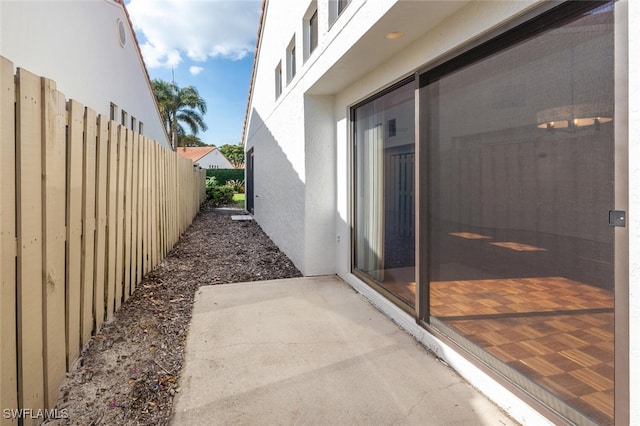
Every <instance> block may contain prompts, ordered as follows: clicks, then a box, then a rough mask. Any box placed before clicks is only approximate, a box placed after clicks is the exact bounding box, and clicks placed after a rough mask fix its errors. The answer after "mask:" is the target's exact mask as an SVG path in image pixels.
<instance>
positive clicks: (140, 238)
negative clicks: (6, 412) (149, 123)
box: [0, 57, 205, 410]
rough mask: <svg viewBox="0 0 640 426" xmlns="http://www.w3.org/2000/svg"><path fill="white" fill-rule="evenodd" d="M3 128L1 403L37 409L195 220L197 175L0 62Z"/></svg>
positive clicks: (200, 188)
mask: <svg viewBox="0 0 640 426" xmlns="http://www.w3.org/2000/svg"><path fill="white" fill-rule="evenodd" d="M0 131H1V140H2V143H1V144H0V200H1V201H0V202H1V204H0V235H1V236H2V238H1V240H0V262H1V263H0V282H1V284H2V286H1V287H0V291H1V294H0V341H1V342H2V345H1V346H0V401H1V402H2V408H3V409H10V410H15V409H18V410H19V409H29V410H42V409H45V408H52V407H53V406H54V405H55V402H56V399H57V393H58V386H59V385H60V382H61V381H62V379H63V378H64V375H65V372H66V371H67V369H68V368H69V367H70V366H71V364H72V363H73V362H74V361H75V359H76V358H77V356H78V354H79V353H80V350H81V349H82V348H83V347H84V346H85V345H86V344H87V343H88V341H89V340H90V338H91V333H92V332H93V331H95V330H97V329H98V328H99V327H100V326H101V324H102V323H103V321H104V320H105V319H107V318H109V317H111V316H112V315H113V312H114V311H115V310H116V309H117V308H118V307H119V306H120V304H121V303H122V302H123V301H125V300H127V299H128V297H129V296H130V295H131V293H132V292H133V291H134V290H135V287H136V285H137V284H139V283H140V282H141V280H142V277H143V276H144V274H145V273H147V272H148V271H150V270H151V269H152V268H153V267H154V266H156V265H157V264H158V263H159V262H160V260H161V259H162V258H163V257H164V256H165V255H166V254H167V252H168V251H169V249H170V248H171V247H172V246H173V244H174V243H175V242H176V241H177V239H178V237H179V236H180V234H181V233H182V232H183V231H184V230H185V229H186V227H187V226H188V225H189V224H190V223H191V221H192V220H193V217H195V215H196V213H197V211H198V209H199V206H200V204H201V203H202V202H203V201H204V199H205V194H204V179H205V172H204V170H202V171H201V170H194V168H193V165H192V162H191V161H189V160H186V159H183V158H180V157H179V156H178V155H177V154H176V153H175V152H172V151H169V150H167V149H164V148H162V147H161V146H160V145H159V144H158V143H157V142H155V141H153V140H150V139H148V138H146V137H144V136H141V135H139V134H137V133H135V132H133V131H132V130H130V129H127V128H125V127H123V126H120V125H118V124H117V123H115V122H113V121H111V122H109V121H108V120H107V117H104V116H98V115H96V113H95V112H94V111H93V110H92V109H90V108H85V107H84V106H83V105H81V104H80V103H78V102H76V101H73V100H69V101H67V100H66V99H65V97H64V95H63V94H62V93H60V92H59V91H57V90H56V84H55V82H53V81H51V80H48V79H45V78H41V77H38V76H36V75H34V74H32V73H30V72H28V71H26V70H23V69H18V72H17V74H16V75H15V76H14V71H13V64H12V63H11V62H10V61H8V60H6V59H5V58H2V57H0Z"/></svg>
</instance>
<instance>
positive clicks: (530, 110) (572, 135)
mask: <svg viewBox="0 0 640 426" xmlns="http://www.w3.org/2000/svg"><path fill="white" fill-rule="evenodd" d="M613 24H614V23H613V4H606V5H604V6H600V7H598V8H595V9H592V10H589V11H587V12H581V13H579V14H577V15H576V16H574V17H572V18H568V17H566V16H564V17H563V18H562V19H561V20H558V21H556V22H555V23H554V22H550V23H549V25H548V26H547V27H546V28H545V29H544V30H540V31H539V32H538V33H537V34H536V35H533V36H531V35H530V34H524V35H523V34H519V36H520V38H519V39H515V35H514V39H513V40H508V38H504V37H503V41H502V42H501V44H500V45H494V46H491V48H489V47H485V48H486V50H485V55H484V57H483V58H482V59H479V60H478V59H473V60H469V61H468V63H466V64H464V65H458V66H455V67H450V68H449V69H447V68H446V67H440V68H439V69H438V68H436V69H434V70H432V71H429V72H427V73H425V75H423V76H422V78H421V86H422V87H421V89H420V99H421V105H420V111H421V117H420V123H421V124H420V125H421V133H422V134H423V135H425V136H424V138H423V143H424V144H425V148H424V149H425V150H426V151H427V156H428V160H427V167H426V168H427V170H426V172H422V176H425V175H426V176H427V177H426V178H425V181H423V182H421V183H422V184H423V185H425V186H426V187H427V188H428V189H427V190H426V192H425V194H424V196H426V197H427V205H428V212H427V214H428V219H427V223H428V231H427V232H428V236H427V240H428V250H427V251H426V253H428V257H426V254H425V257H424V258H423V257H422V254H421V258H420V262H421V265H424V264H426V265H427V269H428V278H429V282H428V291H429V311H430V315H431V319H430V321H431V324H432V326H434V327H436V328H439V329H440V330H441V331H442V332H443V333H445V334H447V335H450V336H452V338H454V339H457V341H460V342H462V343H461V344H463V345H468V346H469V347H473V349H472V350H476V351H477V349H478V348H480V349H481V350H482V352H483V354H484V356H486V359H488V360H491V362H494V361H496V360H497V361H498V362H499V364H500V365H501V368H503V371H506V373H505V374H506V375H508V376H509V377H513V378H515V379H514V380H515V381H517V382H520V384H523V386H524V387H525V388H527V390H528V391H530V392H532V393H533V394H534V395H536V396H537V397H538V398H540V399H541V400H543V402H545V403H547V404H552V403H553V404H554V405H556V406H557V404H555V402H553V401H556V402H557V401H561V402H562V403H563V404H564V406H565V407H566V408H567V410H565V411H562V410H561V411H562V414H563V415H566V416H568V417H570V418H571V416H574V415H575V417H573V418H575V419H580V418H588V419H590V420H592V421H595V422H597V423H601V424H610V423H612V422H613V389H614V354H613V352H614V351H613V349H614V342H613V336H614V328H613V320H614V316H613V315H614V310H613V308H614V297H613V296H614V279H613V278H614V268H613V260H614V232H613V228H612V227H610V226H609V224H608V211H609V209H612V208H613V206H614V128H613V121H612V119H613V112H614V111H613V105H614V57H613V52H614V37H613V34H614V33H613V29H614V25H613ZM514 34H515V33H514ZM518 40H519V41H518ZM476 58H477V56H476ZM421 214H422V212H421ZM578 422H580V420H578Z"/></svg>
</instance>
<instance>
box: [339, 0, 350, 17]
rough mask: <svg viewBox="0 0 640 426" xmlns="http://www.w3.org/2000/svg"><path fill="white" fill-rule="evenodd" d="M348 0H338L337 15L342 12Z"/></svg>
mask: <svg viewBox="0 0 640 426" xmlns="http://www.w3.org/2000/svg"><path fill="white" fill-rule="evenodd" d="M349 1H350V0H338V15H340V14H341V13H342V11H343V10H344V8H345V7H347V4H349Z"/></svg>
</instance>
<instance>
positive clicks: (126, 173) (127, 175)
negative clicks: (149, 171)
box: [122, 129, 133, 300]
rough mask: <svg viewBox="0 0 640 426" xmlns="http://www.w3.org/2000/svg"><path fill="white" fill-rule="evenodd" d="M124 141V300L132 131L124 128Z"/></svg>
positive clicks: (128, 260)
mask: <svg viewBox="0 0 640 426" xmlns="http://www.w3.org/2000/svg"><path fill="white" fill-rule="evenodd" d="M125 134H126V142H125V171H124V265H123V266H124V289H123V293H122V294H123V296H124V300H127V299H129V295H130V291H131V219H132V217H131V204H132V203H131V182H132V179H131V170H132V165H133V161H132V159H133V158H132V151H133V143H132V137H133V132H131V130H129V129H126V130H125Z"/></svg>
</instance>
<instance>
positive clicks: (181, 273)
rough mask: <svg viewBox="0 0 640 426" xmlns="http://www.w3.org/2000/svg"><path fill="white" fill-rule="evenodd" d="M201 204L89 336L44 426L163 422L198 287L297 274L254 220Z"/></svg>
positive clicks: (177, 376) (177, 379) (175, 385)
mask: <svg viewBox="0 0 640 426" xmlns="http://www.w3.org/2000/svg"><path fill="white" fill-rule="evenodd" d="M242 213H243V212H242V211H241V210H238V209H232V208H214V207H213V206H212V205H210V204H205V205H204V206H203V207H202V209H201V211H200V213H199V214H198V216H197V217H196V219H195V220H194V222H193V224H192V225H191V226H190V227H189V229H188V230H187V231H186V232H185V233H184V234H183V235H182V237H181V238H180V240H179V241H178V243H177V244H176V246H175V247H174V249H173V250H172V251H171V252H170V253H169V254H168V256H167V257H166V258H165V259H164V260H163V261H162V263H161V264H160V265H158V266H157V267H156V268H155V269H154V270H153V271H151V272H150V273H149V274H147V276H146V277H145V278H144V280H143V281H142V283H141V284H139V285H138V287H137V288H136V290H135V292H134V294H133V295H132V296H131V297H130V298H129V299H128V300H127V301H126V302H125V303H123V305H122V307H121V308H120V310H119V311H118V312H116V314H115V315H114V316H113V318H112V319H111V320H110V321H108V322H106V323H105V324H104V325H103V326H102V328H101V329H100V330H99V332H98V333H97V334H96V335H95V336H93V338H92V339H91V341H90V343H89V344H88V345H87V347H86V348H85V349H84V351H83V352H82V354H81V355H80V358H79V359H78V360H77V361H76V362H75V364H74V367H73V369H72V370H71V371H70V372H69V373H67V377H66V379H65V380H64V382H63V383H62V385H61V388H60V395H59V399H58V403H57V406H56V408H57V409H58V410H62V409H65V410H66V413H67V415H68V418H67V419H57V420H49V421H47V422H46V423H47V424H50V425H68V424H70V425H99V424H104V425H166V424H168V423H169V418H170V415H171V407H172V404H173V397H174V395H175V394H176V393H179V392H180V390H181V388H180V373H181V370H182V366H183V363H184V347H185V344H186V337H187V332H188V329H189V323H190V321H191V313H192V309H193V300H194V296H195V292H196V290H197V289H198V287H200V286H202V285H217V284H227V283H234V282H244V281H259V280H270V279H278V278H290V277H299V276H301V274H300V272H299V271H298V270H297V269H296V267H295V266H294V265H293V263H292V262H291V261H290V260H289V259H288V258H287V257H286V256H285V255H284V254H283V253H282V252H281V251H280V250H279V249H278V248H277V247H276V246H275V244H274V243H273V242H272V241H271V240H270V239H269V237H267V236H266V234H265V233H264V232H263V231H262V229H261V228H260V227H259V226H258V224H257V223H255V222H254V221H232V220H231V217H230V215H232V214H242Z"/></svg>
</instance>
